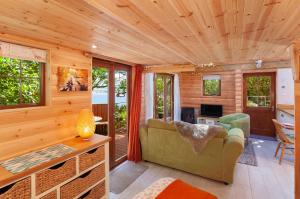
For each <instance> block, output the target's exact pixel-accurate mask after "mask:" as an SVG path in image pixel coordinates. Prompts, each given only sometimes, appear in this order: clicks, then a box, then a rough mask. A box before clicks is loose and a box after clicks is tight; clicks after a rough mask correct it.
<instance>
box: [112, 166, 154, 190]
mask: <svg viewBox="0 0 300 199" xmlns="http://www.w3.org/2000/svg"><path fill="white" fill-rule="evenodd" d="M147 169H148V167H147V166H144V165H142V164H135V163H134V162H130V161H126V162H125V163H123V164H121V165H120V166H118V167H117V168H115V169H114V170H113V171H111V172H110V192H112V193H114V194H120V193H122V192H123V191H124V190H125V189H126V188H127V187H128V186H129V185H130V184H131V183H133V182H134V181H135V180H136V179H137V178H138V177H139V176H140V175H142V174H143V173H144V172H145V171H146V170H147Z"/></svg>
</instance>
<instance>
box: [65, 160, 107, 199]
mask: <svg viewBox="0 0 300 199" xmlns="http://www.w3.org/2000/svg"><path fill="white" fill-rule="evenodd" d="M104 177H105V169H104V164H101V165H99V166H97V167H96V168H94V169H93V170H91V171H88V172H86V173H84V174H82V175H81V176H79V177H78V178H76V179H75V180H73V181H71V182H69V183H68V184H66V185H64V186H63V187H62V188H61V189H60V196H61V198H62V199H67V198H70V199H71V198H74V197H75V196H78V195H79V194H80V193H82V192H83V191H85V190H86V189H88V188H89V187H90V186H93V185H94V184H96V183H97V182H99V181H101V180H102V179H103V178H104Z"/></svg>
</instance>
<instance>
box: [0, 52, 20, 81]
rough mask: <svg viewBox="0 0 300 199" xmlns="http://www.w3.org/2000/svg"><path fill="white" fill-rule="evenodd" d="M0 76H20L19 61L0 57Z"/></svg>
mask: <svg viewBox="0 0 300 199" xmlns="http://www.w3.org/2000/svg"><path fill="white" fill-rule="evenodd" d="M0 76H1V77H3V76H11V77H16V76H20V60H18V59H11V58H7V57H0Z"/></svg>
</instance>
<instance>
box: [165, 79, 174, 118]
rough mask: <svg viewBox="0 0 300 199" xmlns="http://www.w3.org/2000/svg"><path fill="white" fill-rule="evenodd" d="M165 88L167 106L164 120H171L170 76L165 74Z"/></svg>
mask: <svg viewBox="0 0 300 199" xmlns="http://www.w3.org/2000/svg"><path fill="white" fill-rule="evenodd" d="M166 84H167V85H166V87H167V88H166V89H167V99H166V100H167V103H166V105H167V108H166V120H167V121H171V120H172V105H173V104H172V93H173V92H172V77H171V76H167V77H166Z"/></svg>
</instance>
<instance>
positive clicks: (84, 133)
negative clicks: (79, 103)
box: [76, 109, 96, 139]
mask: <svg viewBox="0 0 300 199" xmlns="http://www.w3.org/2000/svg"><path fill="white" fill-rule="evenodd" d="M95 128H96V125H95V121H94V115H93V113H92V111H91V110H89V109H82V110H81V111H80V113H79V117H78V119H77V123H76V130H77V132H78V134H79V136H80V137H82V138H83V139H89V138H90V137H92V136H93V135H94V134H95Z"/></svg>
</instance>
